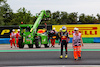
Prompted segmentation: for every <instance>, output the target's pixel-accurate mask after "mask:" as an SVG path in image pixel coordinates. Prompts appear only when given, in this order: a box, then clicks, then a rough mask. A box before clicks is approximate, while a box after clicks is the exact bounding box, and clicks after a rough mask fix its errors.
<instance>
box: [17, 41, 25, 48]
mask: <svg viewBox="0 0 100 67" xmlns="http://www.w3.org/2000/svg"><path fill="white" fill-rule="evenodd" d="M18 44H19V48H24V45H23V44H22V39H19V41H18Z"/></svg>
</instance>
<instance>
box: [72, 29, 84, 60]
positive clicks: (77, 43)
mask: <svg viewBox="0 0 100 67" xmlns="http://www.w3.org/2000/svg"><path fill="white" fill-rule="evenodd" d="M78 30H79V29H78V28H74V31H75V32H74V33H73V44H72V45H73V49H74V52H73V53H74V59H75V60H78V59H81V45H82V46H83V41H82V35H81V33H79V31H78Z"/></svg>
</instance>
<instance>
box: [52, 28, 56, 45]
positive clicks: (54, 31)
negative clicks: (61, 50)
mask: <svg viewBox="0 0 100 67" xmlns="http://www.w3.org/2000/svg"><path fill="white" fill-rule="evenodd" d="M51 33H52V34H53V35H52V37H51V44H52V46H51V47H55V40H56V36H55V35H56V33H57V32H56V30H55V28H53V30H52V31H51Z"/></svg>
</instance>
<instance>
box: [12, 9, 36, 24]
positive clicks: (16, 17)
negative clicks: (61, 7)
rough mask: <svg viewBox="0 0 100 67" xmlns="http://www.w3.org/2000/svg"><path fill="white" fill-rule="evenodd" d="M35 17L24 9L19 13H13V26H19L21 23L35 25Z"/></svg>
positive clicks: (18, 11) (19, 10)
mask: <svg viewBox="0 0 100 67" xmlns="http://www.w3.org/2000/svg"><path fill="white" fill-rule="evenodd" d="M35 18H36V17H35V16H33V17H32V14H31V12H30V11H27V10H26V9H25V8H24V7H23V8H20V9H18V10H17V13H13V18H12V20H11V23H12V25H19V24H20V23H21V22H24V24H33V22H34V20H35Z"/></svg>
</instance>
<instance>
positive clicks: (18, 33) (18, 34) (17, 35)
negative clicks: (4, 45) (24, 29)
mask: <svg viewBox="0 0 100 67" xmlns="http://www.w3.org/2000/svg"><path fill="white" fill-rule="evenodd" d="M19 37H20V29H18V32H17V33H16V44H17V47H19V45H18V39H19Z"/></svg>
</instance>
